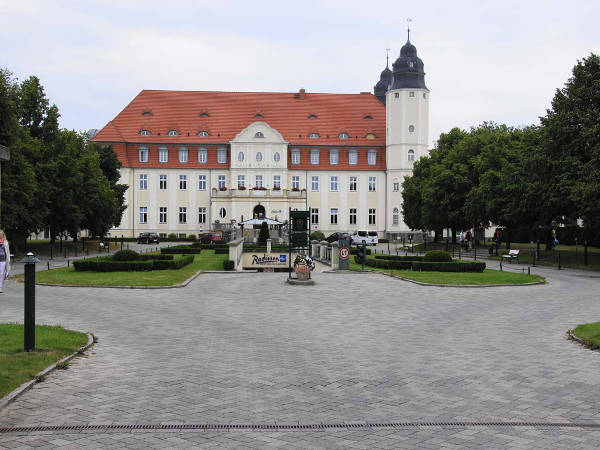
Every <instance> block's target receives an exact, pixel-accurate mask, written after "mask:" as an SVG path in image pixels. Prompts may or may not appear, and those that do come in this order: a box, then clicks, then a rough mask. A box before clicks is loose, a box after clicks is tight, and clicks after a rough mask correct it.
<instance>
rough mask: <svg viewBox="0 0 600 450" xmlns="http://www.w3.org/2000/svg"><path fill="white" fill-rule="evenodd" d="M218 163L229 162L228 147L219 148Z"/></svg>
mask: <svg viewBox="0 0 600 450" xmlns="http://www.w3.org/2000/svg"><path fill="white" fill-rule="evenodd" d="M217 163H218V164H227V149H226V148H223V147H221V148H220V149H218V150H217Z"/></svg>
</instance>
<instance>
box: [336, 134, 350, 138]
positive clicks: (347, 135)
mask: <svg viewBox="0 0 600 450" xmlns="http://www.w3.org/2000/svg"><path fill="white" fill-rule="evenodd" d="M349 137H350V135H349V134H348V133H340V134H338V138H339V139H348V138H349Z"/></svg>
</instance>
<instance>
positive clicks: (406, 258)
mask: <svg viewBox="0 0 600 450" xmlns="http://www.w3.org/2000/svg"><path fill="white" fill-rule="evenodd" d="M375 259H391V260H394V261H423V257H422V256H401V255H398V256H396V255H375Z"/></svg>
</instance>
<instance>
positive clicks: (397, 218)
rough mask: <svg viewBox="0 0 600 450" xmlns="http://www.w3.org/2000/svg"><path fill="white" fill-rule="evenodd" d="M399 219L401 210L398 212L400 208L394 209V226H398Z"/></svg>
mask: <svg viewBox="0 0 600 450" xmlns="http://www.w3.org/2000/svg"><path fill="white" fill-rule="evenodd" d="M399 218H400V214H399V210H398V208H394V209H393V210H392V225H398V222H399Z"/></svg>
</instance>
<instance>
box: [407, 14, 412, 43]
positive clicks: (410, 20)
mask: <svg viewBox="0 0 600 450" xmlns="http://www.w3.org/2000/svg"><path fill="white" fill-rule="evenodd" d="M411 22H412V19H410V18H408V19H406V23H407V25H408V26H407V30H408V40H409V41H410V23H411Z"/></svg>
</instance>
